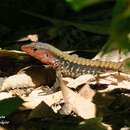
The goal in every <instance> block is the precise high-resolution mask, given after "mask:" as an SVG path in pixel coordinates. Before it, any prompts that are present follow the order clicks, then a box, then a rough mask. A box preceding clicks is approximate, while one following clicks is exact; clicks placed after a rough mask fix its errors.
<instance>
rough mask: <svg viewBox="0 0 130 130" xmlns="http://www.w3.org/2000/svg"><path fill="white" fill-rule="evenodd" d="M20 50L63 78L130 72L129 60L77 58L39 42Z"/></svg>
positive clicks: (24, 46)
mask: <svg viewBox="0 0 130 130" xmlns="http://www.w3.org/2000/svg"><path fill="white" fill-rule="evenodd" d="M21 49H22V50H23V51H25V52H26V53H27V54H29V55H31V56H32V57H34V58H36V59H38V60H40V61H41V62H42V63H44V64H48V65H50V66H52V67H53V68H55V69H56V70H58V71H60V73H62V74H63V75H64V76H70V77H73V78H76V77H78V76H80V75H83V74H100V73H103V72H106V71H118V72H124V73H128V72H130V71H129V68H128V67H127V65H126V63H127V62H128V61H129V59H127V60H125V61H123V62H118V63H116V62H111V61H100V60H90V59H85V58H81V57H80V58H79V57H75V56H73V55H69V54H67V53H65V52H63V51H61V50H59V49H57V48H55V47H54V46H52V45H50V44H47V43H41V42H36V43H31V44H28V45H23V46H22V47H21Z"/></svg>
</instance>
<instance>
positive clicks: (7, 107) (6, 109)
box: [0, 97, 23, 117]
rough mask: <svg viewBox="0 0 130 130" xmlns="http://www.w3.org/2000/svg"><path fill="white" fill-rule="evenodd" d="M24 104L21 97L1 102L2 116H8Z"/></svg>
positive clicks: (0, 114) (0, 112)
mask: <svg viewBox="0 0 130 130" xmlns="http://www.w3.org/2000/svg"><path fill="white" fill-rule="evenodd" d="M22 103H23V100H22V99H20V98H19V97H15V98H8V99H4V100H2V101H0V116H5V117H6V116H8V115H9V114H11V113H12V112H14V111H16V110H17V108H18V107H19V106H20V105H21V104H22Z"/></svg>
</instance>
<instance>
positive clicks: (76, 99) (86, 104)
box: [60, 80, 96, 119]
mask: <svg viewBox="0 0 130 130" xmlns="http://www.w3.org/2000/svg"><path fill="white" fill-rule="evenodd" d="M60 86H61V91H62V94H63V99H64V102H65V104H66V106H68V108H67V107H66V109H68V110H69V111H70V110H72V111H73V112H75V113H76V114H77V115H78V116H80V117H82V118H83V119H89V118H94V117H95V116H96V106H95V104H94V103H92V102H91V101H90V100H89V99H85V98H83V97H82V96H81V95H80V94H78V93H76V92H74V91H72V90H71V89H70V88H68V87H66V86H65V84H64V82H63V81H62V80H60Z"/></svg>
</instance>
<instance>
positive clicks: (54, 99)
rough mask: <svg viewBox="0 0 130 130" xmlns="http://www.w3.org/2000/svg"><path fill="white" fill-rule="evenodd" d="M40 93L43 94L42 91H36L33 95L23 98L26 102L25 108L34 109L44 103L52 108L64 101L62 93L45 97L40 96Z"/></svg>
mask: <svg viewBox="0 0 130 130" xmlns="http://www.w3.org/2000/svg"><path fill="white" fill-rule="evenodd" d="M40 92H42V90H38V89H35V90H34V91H32V93H30V94H29V96H28V97H21V98H22V99H23V100H24V101H25V103H24V104H23V106H24V107H25V108H26V109H34V108H35V107H36V106H37V105H39V104H40V103H41V102H42V101H44V102H45V103H46V104H47V105H48V106H52V105H53V104H57V103H58V102H60V101H61V100H62V99H63V97H62V92H61V91H59V92H55V93H53V94H50V95H43V96H39V93H40ZM54 111H55V110H54Z"/></svg>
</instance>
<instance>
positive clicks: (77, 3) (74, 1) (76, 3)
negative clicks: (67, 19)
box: [65, 0, 105, 11]
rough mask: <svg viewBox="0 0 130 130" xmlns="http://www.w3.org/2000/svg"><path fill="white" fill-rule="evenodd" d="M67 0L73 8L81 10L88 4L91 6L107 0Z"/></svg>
mask: <svg viewBox="0 0 130 130" xmlns="http://www.w3.org/2000/svg"><path fill="white" fill-rule="evenodd" d="M65 1H66V2H67V3H69V4H70V6H71V7H72V9H74V10H75V11H79V10H81V9H82V8H84V7H87V6H90V5H93V4H96V3H99V2H103V1H105V0H65Z"/></svg>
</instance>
